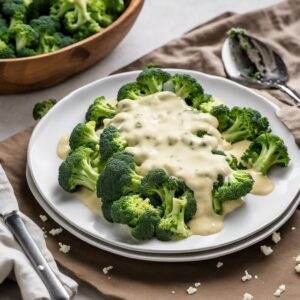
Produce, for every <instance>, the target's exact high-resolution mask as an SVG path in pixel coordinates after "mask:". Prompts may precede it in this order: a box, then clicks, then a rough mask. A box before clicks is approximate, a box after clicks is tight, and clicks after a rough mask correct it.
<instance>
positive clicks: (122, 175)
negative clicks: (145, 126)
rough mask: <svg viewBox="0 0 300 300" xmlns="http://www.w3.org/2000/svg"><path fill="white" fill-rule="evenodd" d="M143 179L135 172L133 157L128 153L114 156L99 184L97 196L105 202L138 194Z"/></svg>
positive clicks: (109, 161)
mask: <svg viewBox="0 0 300 300" xmlns="http://www.w3.org/2000/svg"><path fill="white" fill-rule="evenodd" d="M141 179H142V177H141V176H140V175H138V174H137V173H136V172H135V163H134V159H133V156H132V155H131V154H129V153H126V152H119V153H116V154H114V155H113V156H112V157H111V158H110V159H109V160H108V162H107V164H106V166H105V169H104V170H103V172H102V173H101V174H100V176H99V179H98V182H97V196H98V198H101V199H102V201H104V202H112V201H115V200H118V199H119V198H121V197H122V196H125V195H128V194H130V193H138V192H139V189H140V184H141Z"/></svg>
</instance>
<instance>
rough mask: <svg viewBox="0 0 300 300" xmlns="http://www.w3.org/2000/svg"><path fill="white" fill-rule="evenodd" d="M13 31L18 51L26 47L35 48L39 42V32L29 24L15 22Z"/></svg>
mask: <svg viewBox="0 0 300 300" xmlns="http://www.w3.org/2000/svg"><path fill="white" fill-rule="evenodd" d="M11 33H12V36H13V37H14V39H15V43H16V52H17V53H18V52H20V51H21V50H22V49H25V48H28V49H33V48H34V47H35V46H36V45H37V43H38V38H39V34H38V33H37V32H36V31H35V30H34V29H33V28H32V27H31V26H30V25H28V24H24V23H22V22H16V23H14V25H13V27H12V28H11Z"/></svg>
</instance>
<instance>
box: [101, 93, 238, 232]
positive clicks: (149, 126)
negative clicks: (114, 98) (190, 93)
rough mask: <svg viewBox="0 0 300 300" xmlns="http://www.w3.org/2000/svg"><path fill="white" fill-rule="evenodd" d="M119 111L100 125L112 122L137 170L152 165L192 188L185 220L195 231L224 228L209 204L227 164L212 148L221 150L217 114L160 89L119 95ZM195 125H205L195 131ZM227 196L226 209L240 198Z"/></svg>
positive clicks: (143, 173) (224, 173) (228, 209)
mask: <svg viewBox="0 0 300 300" xmlns="http://www.w3.org/2000/svg"><path fill="white" fill-rule="evenodd" d="M118 111H119V113H118V114H117V115H116V116H115V117H114V118H112V119H106V120H105V125H108V124H110V125H113V126H115V127H117V128H118V129H119V130H120V132H121V134H122V136H123V137H124V138H125V139H126V140H127V142H128V145H129V146H128V147H127V148H126V151H128V152H130V153H132V154H133V155H134V157H135V160H136V163H137V165H138V169H137V172H138V173H140V174H141V175H145V174H146V173H147V172H148V171H149V170H151V169H154V168H163V169H165V170H166V171H167V173H168V174H169V175H172V176H176V177H179V178H181V179H183V180H184V181H185V183H186V185H187V186H188V187H189V188H190V189H192V190H193V191H194V195H195V198H196V200H197V205H198V209H197V214H196V215H195V216H194V218H193V220H192V221H191V222H190V224H189V225H190V227H191V230H192V231H193V233H194V234H201V235H208V234H212V233H215V232H218V231H220V230H221V229H222V228H223V219H224V217H223V216H220V215H217V214H216V213H215V212H214V211H213V208H212V195H211V191H212V188H213V183H214V182H215V181H216V180H217V177H218V175H222V176H227V175H229V174H230V168H229V165H228V163H227V162H226V160H225V157H224V156H222V155H214V154H212V152H211V150H215V149H218V150H225V147H226V145H225V144H224V142H223V140H222V138H221V134H220V133H219V131H218V130H217V129H216V128H217V126H218V122H217V120H216V119H215V118H214V117H213V116H211V115H210V114H205V113H199V112H198V111H195V110H193V109H192V108H191V107H189V106H188V105H186V103H185V102H184V101H183V100H182V99H180V98H179V97H177V96H176V95H175V94H174V93H171V92H160V93H156V94H153V95H150V96H146V97H143V98H141V99H139V100H138V101H132V100H122V101H120V102H119V103H118ZM198 131H205V132H207V134H205V135H204V136H203V137H201V138H200V137H198V136H197V132H198ZM242 203H243V202H242V200H238V201H228V202H227V203H226V204H225V207H224V210H225V212H227V213H228V212H230V211H232V210H234V209H235V208H237V207H239V206H240V205H241V204H242Z"/></svg>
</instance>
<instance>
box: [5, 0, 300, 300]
mask: <svg viewBox="0 0 300 300" xmlns="http://www.w3.org/2000/svg"><path fill="white" fill-rule="evenodd" d="M199 13H201V12H199ZM299 16H300V0H293V1H287V2H283V3H280V4H279V5H276V6H273V7H270V8H267V9H264V10H260V11H257V12H252V13H248V14H245V15H232V14H227V15H225V16H224V17H223V18H221V19H218V20H216V21H215V22H212V23H209V24H206V25H205V26H200V27H198V28H195V29H194V30H192V31H191V32H189V33H187V34H186V35H185V36H183V37H181V38H179V39H176V40H174V41H171V42H170V43H168V44H167V45H165V46H163V47H162V48H159V49H157V50H155V51H154V52H152V53H150V54H149V55H146V56H145V57H143V58H142V59H140V60H138V61H137V62H134V63H133V64H131V65H130V66H128V67H126V68H124V69H123V70H124V71H125V70H135V69H140V68H142V67H143V65H145V64H148V63H154V64H158V65H161V66H163V67H175V68H187V69H194V70H198V71H203V72H207V73H210V74H216V75H221V76H224V71H223V67H222V63H221V60H220V51H221V46H222V41H223V39H224V35H225V32H226V31H227V30H228V29H229V28H230V27H232V26H241V27H245V28H247V29H249V30H250V31H251V32H253V33H256V34H257V35H258V36H262V37H264V38H266V39H267V40H268V41H269V42H271V43H273V44H274V46H275V47H276V48H277V49H278V50H279V51H280V52H281V53H282V55H283V58H284V60H285V61H286V63H287V65H288V69H289V72H290V75H291V80H290V85H291V86H292V87H294V88H296V89H297V88H298V86H299V83H300V55H299V54H300V53H299V50H300V18H299ZM298 91H299V90H298ZM262 93H263V94H264V95H265V96H266V97H268V98H269V99H270V100H271V101H274V103H276V104H277V105H279V106H280V107H282V110H281V113H282V118H284V120H285V122H287V123H288V125H289V127H290V129H291V131H292V133H293V134H294V135H295V136H296V138H297V141H299V128H300V121H299V116H298V111H297V109H296V108H294V107H292V106H288V105H286V104H284V102H282V101H283V100H284V101H289V99H288V98H287V96H285V95H283V94H281V93H280V92H277V91H271V92H269V91H266V92H262ZM291 112H292V113H291ZM30 134H31V130H27V131H24V132H21V133H19V134H17V135H15V136H13V137H11V138H9V139H7V140H6V141H4V142H2V143H0V163H1V164H2V165H3V167H4V169H5V171H6V174H7V175H8V177H9V179H10V181H11V183H12V185H13V187H14V190H15V193H16V196H17V198H18V199H19V205H20V208H21V210H22V211H23V212H24V213H25V214H26V215H28V216H29V217H30V218H32V219H33V220H34V221H35V222H37V223H38V224H40V225H41V226H45V229H46V230H47V231H48V230H50V229H51V228H53V227H57V224H55V223H54V222H53V221H51V220H49V221H48V222H46V223H42V222H41V221H40V220H39V218H38V216H39V214H41V213H43V212H42V209H41V208H40V207H39V205H38V204H37V202H36V201H35V200H34V198H33V197H32V195H31V193H30V191H29V189H28V187H27V183H26V180H25V166H26V149H27V144H28V140H29V137H30ZM15 149H18V151H17V152H16V151H15ZM292 228H293V229H295V230H292ZM280 232H281V235H282V241H280V243H279V244H278V245H274V243H273V242H272V241H271V240H270V239H267V240H265V241H263V242H262V243H260V244H259V245H254V246H252V247H250V248H248V249H245V250H243V251H241V252H238V253H235V254H232V255H229V256H226V257H224V258H221V259H220V260H221V261H222V262H224V266H223V267H221V268H220V269H217V268H216V264H217V262H218V260H210V261H203V262H191V263H177V264H168V263H151V262H143V261H134V260H130V259H126V258H123V257H118V256H116V255H113V254H110V253H108V252H104V251H101V250H99V249H96V248H94V247H92V246H90V245H88V244H86V243H84V242H82V241H80V240H78V239H77V238H75V237H74V236H72V235H71V234H69V233H68V232H66V231H63V233H62V234H60V235H59V236H56V237H52V236H48V239H47V246H48V248H49V250H50V251H51V252H52V253H53V255H54V257H55V259H56V260H57V261H58V262H59V263H60V264H61V265H63V266H64V267H65V268H67V269H69V270H70V271H71V272H73V273H74V275H76V276H77V277H78V278H80V279H82V280H84V281H86V282H88V283H90V284H91V285H93V286H94V287H96V288H97V289H98V290H99V291H100V292H102V293H103V294H104V295H105V296H106V298H109V299H149V300H150V299H185V298H186V297H187V298H188V297H190V296H188V295H187V293H186V289H187V288H188V287H189V286H192V285H193V284H194V283H195V282H201V286H200V287H199V288H198V292H197V293H196V295H194V296H192V297H193V298H195V299H205V300H215V299H222V300H232V299H242V297H243V294H244V293H245V292H249V293H251V294H253V296H254V300H266V299H274V297H273V293H274V291H275V290H276V289H277V287H278V286H279V285H280V284H286V292H285V293H284V294H283V295H282V299H300V288H299V280H300V278H299V275H297V274H296V273H295V271H294V266H295V261H294V257H295V256H297V255H299V254H300V212H299V211H298V210H297V211H296V213H295V214H294V216H293V218H292V219H291V220H290V221H289V222H288V223H287V224H286V225H285V226H284V227H283V228H282V229H281V230H280ZM58 242H64V243H65V244H68V245H71V251H70V252H69V253H68V254H67V255H65V254H63V253H61V252H59V251H58V248H59V247H58ZM261 244H266V245H271V246H272V247H273V248H274V253H273V254H272V255H270V256H268V257H265V256H264V255H263V254H262V253H261V252H260V249H259V246H260V245H261ZM110 265H112V266H114V268H113V269H112V270H111V271H110V273H109V274H108V275H106V274H104V273H103V272H102V268H103V267H106V266H110ZM246 269H247V270H248V271H249V273H250V274H252V275H253V279H252V280H250V281H248V282H242V281H241V277H242V276H243V275H244V271H245V270H246ZM254 275H257V276H258V277H257V279H255V278H254ZM172 291H175V295H174V294H173V293H172Z"/></svg>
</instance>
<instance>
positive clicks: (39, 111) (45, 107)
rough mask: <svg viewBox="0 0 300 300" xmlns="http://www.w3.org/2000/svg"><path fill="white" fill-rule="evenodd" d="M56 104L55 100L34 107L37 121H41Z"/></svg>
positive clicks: (42, 102)
mask: <svg viewBox="0 0 300 300" xmlns="http://www.w3.org/2000/svg"><path fill="white" fill-rule="evenodd" d="M55 104H56V100H55V99H48V100H44V101H41V102H38V103H36V104H35V105H34V107H33V111H32V115H33V118H34V119H35V120H40V119H41V118H42V117H43V116H45V115H46V113H47V112H48V111H49V110H50V109H51V108H52V107H53V106H54V105H55Z"/></svg>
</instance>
